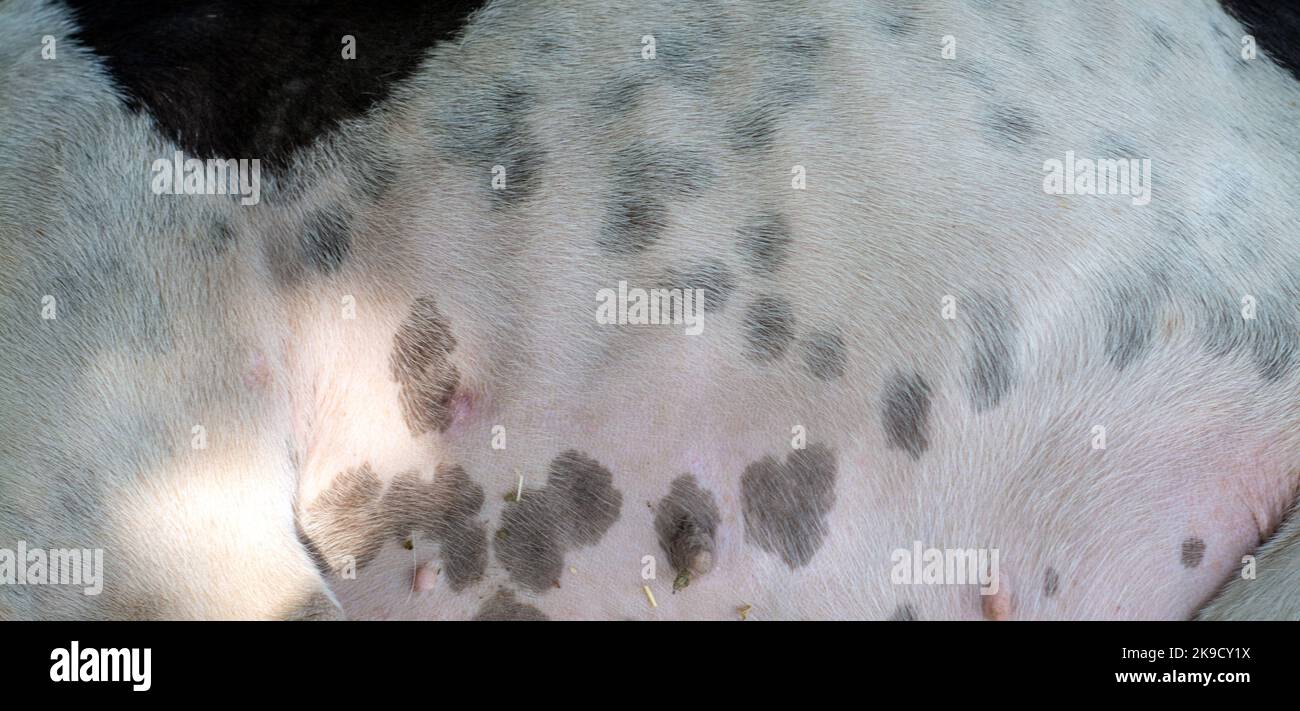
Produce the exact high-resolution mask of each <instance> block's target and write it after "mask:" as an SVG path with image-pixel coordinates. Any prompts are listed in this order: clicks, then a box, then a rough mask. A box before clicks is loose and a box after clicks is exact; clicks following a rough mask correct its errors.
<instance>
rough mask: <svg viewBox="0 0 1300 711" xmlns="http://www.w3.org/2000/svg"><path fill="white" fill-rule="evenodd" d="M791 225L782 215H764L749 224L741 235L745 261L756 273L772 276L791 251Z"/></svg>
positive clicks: (792, 239)
mask: <svg viewBox="0 0 1300 711" xmlns="http://www.w3.org/2000/svg"><path fill="white" fill-rule="evenodd" d="M793 241H794V238H793V237H791V236H790V224H789V221H787V220H786V219H785V218H784V217H782V216H781V215H764V216H763V217H760V218H758V219H756V220H753V221H752V222H750V223H749V224H747V225H746V226H745V227H744V228H743V229H742V230H741V234H740V247H741V251H742V253H743V254H744V255H745V261H746V262H747V263H748V264H749V266H750V268H752V269H753V270H754V271H756V272H760V273H767V274H772V273H775V272H776V270H777V269H778V268H780V266H781V265H782V264H783V263H784V262H785V259H786V256H787V254H788V253H789V251H790V243H791V242H793Z"/></svg>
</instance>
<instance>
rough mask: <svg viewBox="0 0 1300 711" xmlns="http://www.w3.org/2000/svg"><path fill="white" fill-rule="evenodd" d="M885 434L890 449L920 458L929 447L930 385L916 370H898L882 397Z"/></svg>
mask: <svg viewBox="0 0 1300 711" xmlns="http://www.w3.org/2000/svg"><path fill="white" fill-rule="evenodd" d="M881 409H882V410H883V422H884V428H885V437H886V439H887V441H888V443H889V447H890V448H891V449H901V450H904V451H905V452H907V453H908V454H910V455H911V456H912V459H920V458H921V453H922V452H924V451H925V450H927V449H929V448H930V385H929V383H927V382H925V379H924V378H922V377H921V376H920V375H918V374H917V373H915V372H912V373H908V374H906V375H904V374H895V375H894V376H893V377H892V378H890V380H889V382H888V383H886V384H885V394H884V397H883V398H882V403H881Z"/></svg>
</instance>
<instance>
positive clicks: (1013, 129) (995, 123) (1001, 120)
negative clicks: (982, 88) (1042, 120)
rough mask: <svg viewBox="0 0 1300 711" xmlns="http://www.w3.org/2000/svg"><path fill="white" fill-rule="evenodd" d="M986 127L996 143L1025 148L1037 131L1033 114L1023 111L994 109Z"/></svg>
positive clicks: (1003, 108)
mask: <svg viewBox="0 0 1300 711" xmlns="http://www.w3.org/2000/svg"><path fill="white" fill-rule="evenodd" d="M987 126H988V128H989V130H990V131H991V132H992V136H993V137H994V138H995V139H997V142H998V143H1011V144H1013V145H1016V146H1026V145H1028V144H1029V142H1030V141H1032V140H1033V139H1034V138H1035V137H1037V136H1038V133H1039V130H1038V126H1037V122H1036V121H1035V119H1034V117H1033V114H1031V113H1030V112H1029V111H1027V110H1025V109H1013V108H1009V107H1005V106H1003V107H998V108H995V109H994V110H993V111H992V112H991V113H990V114H989V117H988V120H987Z"/></svg>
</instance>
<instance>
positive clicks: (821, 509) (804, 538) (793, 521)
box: [740, 444, 836, 570]
mask: <svg viewBox="0 0 1300 711" xmlns="http://www.w3.org/2000/svg"><path fill="white" fill-rule="evenodd" d="M835 473H836V463H835V454H834V453H833V452H832V451H831V449H830V448H829V447H827V446H825V445H822V444H810V445H809V446H808V448H807V449H799V450H795V451H793V452H791V453H790V454H789V455H787V456H786V458H785V461H784V462H781V461H778V460H777V459H776V458H775V457H771V456H768V457H764V458H763V459H760V460H759V461H757V462H754V463H753V464H750V465H749V466H748V467H746V468H745V473H744V475H743V476H742V477H741V479H740V495H741V507H742V509H743V510H744V516H745V540H746V541H747V542H748V543H751V544H753V545H755V546H758V547H759V548H761V549H763V550H765V551H767V552H769V553H773V554H776V555H779V556H780V557H781V560H783V561H785V564H786V565H788V566H789V567H790V569H791V570H793V569H795V568H799V567H802V566H804V565H807V564H808V563H809V561H811V560H812V558H813V556H814V555H815V554H816V553H817V551H818V549H820V548H821V546H822V543H823V541H824V539H825V537H826V532H827V531H826V516H827V514H829V513H830V510H831V507H832V506H833V505H834V504H835Z"/></svg>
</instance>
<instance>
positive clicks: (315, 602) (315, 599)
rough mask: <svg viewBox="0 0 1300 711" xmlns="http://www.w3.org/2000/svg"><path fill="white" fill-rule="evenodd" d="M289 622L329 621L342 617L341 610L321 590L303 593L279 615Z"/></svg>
mask: <svg viewBox="0 0 1300 711" xmlns="http://www.w3.org/2000/svg"><path fill="white" fill-rule="evenodd" d="M279 619H281V620H286V621H290V622H329V621H337V620H342V619H344V617H343V610H342V609H340V608H339V606H338V605H335V604H334V601H333V600H330V597H329V595H326V594H325V593H323V592H314V593H310V594H308V595H305V596H304V597H303V598H302V599H301V600H300V601H298V602H296V603H294V604H293V605H291V606H290V608H289V609H288V610H287V611H286V612H285V613H284V614H283V615H281V616H280V617H279Z"/></svg>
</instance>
